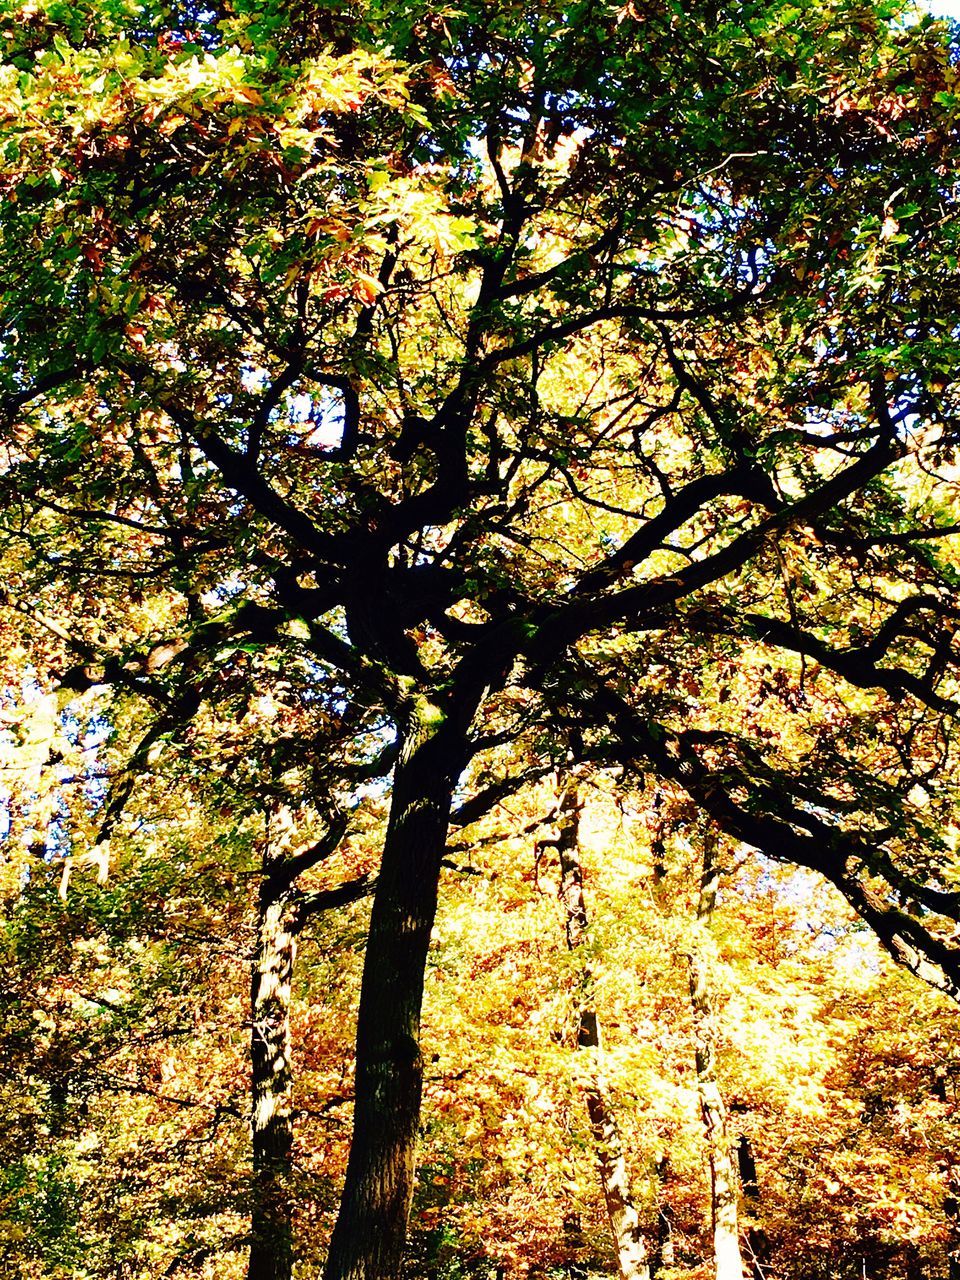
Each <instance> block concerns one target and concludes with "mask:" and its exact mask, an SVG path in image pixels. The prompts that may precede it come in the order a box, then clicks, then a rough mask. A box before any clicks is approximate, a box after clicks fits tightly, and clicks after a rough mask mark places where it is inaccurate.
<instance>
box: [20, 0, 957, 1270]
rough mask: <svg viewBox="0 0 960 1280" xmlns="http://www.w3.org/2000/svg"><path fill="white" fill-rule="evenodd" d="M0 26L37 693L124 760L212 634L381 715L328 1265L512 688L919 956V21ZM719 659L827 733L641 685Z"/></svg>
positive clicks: (401, 1063) (193, 676)
mask: <svg viewBox="0 0 960 1280" xmlns="http://www.w3.org/2000/svg"><path fill="white" fill-rule="evenodd" d="M8 13H9V20H8V24H7V26H6V27H5V32H6V35H5V39H6V46H7V47H6V55H5V69H4V75H5V78H6V82H7V83H8V84H9V85H10V86H11V95H12V101H13V109H12V112H11V114H10V116H9V117H8V120H7V122H6V124H5V126H4V130H5V144H4V153H3V154H4V161H3V175H4V182H5V188H6V193H7V200H6V202H5V204H4V209H3V212H2V214H0V270H2V276H3V280H4V285H3V300H2V313H0V314H2V320H0V324H2V334H3V336H2V342H3V350H4V370H3V388H2V395H3V399H2V405H3V420H4V424H5V427H4V441H5V447H6V451H7V461H6V466H5V470H4V473H3V476H2V478H0V483H2V485H3V492H4V506H5V509H6V512H7V521H6V526H5V538H6V540H7V543H8V545H9V546H10V548H11V549H12V553H13V554H15V555H16V561H17V569H16V572H15V573H14V574H13V575H12V577H11V581H10V583H9V586H8V600H9V603H10V607H12V608H17V609H20V610H25V611H26V612H27V613H29V614H31V615H32V616H34V617H35V618H36V617H39V616H41V615H42V616H44V617H48V618H51V617H52V620H53V622H54V624H55V627H56V628H59V633H62V637H61V638H62V653H63V655H64V662H63V665H62V666H61V667H60V669H59V670H58V671H56V672H53V673H52V674H55V675H56V676H57V677H58V678H59V679H60V680H61V681H62V682H63V683H64V684H65V685H66V687H68V688H70V687H73V688H77V687H83V686H84V684H90V683H91V682H92V683H95V684H107V685H109V686H111V687H113V688H115V689H116V690H117V691H118V693H119V694H122V695H123V696H125V697H127V696H131V695H132V696H135V697H139V698H142V699H143V700H144V703H145V706H147V707H149V708H152V715H153V727H152V728H151V729H149V730H148V731H147V732H148V738H149V741H148V740H144V746H143V750H142V751H141V752H140V753H139V754H138V753H136V752H133V753H131V757H130V762H131V770H130V776H131V777H134V778H135V777H136V775H137V774H138V773H139V772H142V771H145V770H149V768H150V767H151V763H150V749H151V747H152V746H153V745H154V743H155V742H157V741H159V740H160V739H161V738H162V737H163V736H164V735H169V734H176V733H177V732H179V731H181V728H182V726H184V725H185V724H188V723H189V722H190V721H191V719H192V718H193V717H194V716H195V715H196V714H197V713H198V711H199V710H200V709H202V708H204V707H213V708H217V707H218V706H227V705H229V699H230V696H232V695H231V694H230V682H229V679H228V678H227V679H224V678H222V676H223V675H224V663H225V662H227V660H228V658H229V656H230V655H232V654H235V653H237V652H238V651H240V652H244V651H245V650H247V649H252V650H254V651H257V652H267V653H269V654H270V655H271V661H274V662H279V663H280V664H281V666H282V665H283V664H284V663H286V662H288V661H290V662H294V663H296V664H299V666H300V667H301V669H303V670H305V671H312V672H313V678H314V681H315V686H316V689H317V691H318V694H319V693H320V692H321V691H322V694H323V696H324V697H326V698H327V699H329V700H331V701H333V702H336V701H339V702H340V703H341V704H342V705H343V707H344V708H345V711H344V719H345V721H346V722H352V723H356V724H357V725H358V726H362V730H361V737H362V745H361V748H360V750H361V753H365V760H366V764H367V765H368V767H369V769H370V770H374V771H375V770H376V767H377V764H378V762H382V763H386V760H385V759H384V758H383V756H382V753H383V747H384V741H385V740H386V741H387V742H388V743H390V741H391V739H395V741H393V742H392V743H391V745H392V746H393V748H394V749H393V750H391V751H390V752H388V753H387V757H386V759H388V760H389V763H390V764H391V765H392V781H391V783H390V787H391V790H390V797H391V799H390V817H389V822H388V824H387V829H386V834H385V837H384V842H383V849H382V858H381V865H380V869H379V873H378V878H377V890H376V894H375V896H374V901H373V910H372V918H371V924H370V934H369V940H368V946H367V952H366V959H365V970H364V978H363V984H362V990H361V996H360V1003H359V1023H358V1031H357V1067H356V1071H357V1083H356V1106H355V1117H354V1137H353V1144H352V1148H351V1155H350V1162H349V1167H348V1170H347V1176H346V1184H345V1188H344V1192H343V1199H342V1204H341V1210H340V1217H339V1220H338V1225H337V1228H336V1229H335V1231H334V1234H333V1239H332V1243H331V1247H330V1254H329V1258H328V1263H327V1271H326V1275H327V1277H328V1280H346V1278H347V1277H361V1276H363V1277H366V1278H367V1280H373V1277H381V1276H382V1277H386V1276H390V1275H393V1274H395V1272H396V1269H397V1267H398V1265H399V1260H400V1256H401V1251H402V1246H403V1239H404V1233H405V1227H406V1220H407V1216H408V1213H409V1209H410V1203H411V1195H412V1188H413V1168H414V1154H415V1145H416V1134H417V1124H418V1116H419V1110H420V1097H421V1088H422V1076H423V1067H422V1058H421V1053H420V1043H419V1039H420V1015H421V1002H422V992H423V973H424V964H425V960H426V954H427V948H428V944H429V939H430V933H431V928H432V925H433V920H434V915H435V911H436V906H437V893H438V885H439V878H440V869H441V863H442V860H443V855H444V850H445V844H446V834H447V826H448V822H449V815H450V810H451V807H452V805H453V803H454V797H455V793H456V789H457V784H458V779H459V778H460V775H461V773H462V772H463V770H464V769H465V768H466V766H467V765H468V763H469V762H470V761H471V759H474V758H476V757H478V756H479V755H481V753H482V752H483V750H484V749H485V748H487V747H489V746H490V745H491V743H492V742H496V741H498V740H502V738H503V737H504V736H505V735H506V736H509V735H511V734H514V735H516V734H518V733H519V732H520V731H521V729H522V728H523V727H524V726H525V725H526V724H528V723H529V722H530V721H531V720H533V719H536V718H537V717H541V716H543V717H547V716H548V715H553V716H554V717H559V719H560V721H561V722H565V721H566V720H573V721H576V722H579V723H580V724H581V728H582V732H583V734H584V737H585V741H588V742H589V747H590V749H591V750H592V751H595V752H597V753H601V752H602V751H603V750H605V749H606V750H609V751H610V752H613V753H619V754H620V755H621V756H623V757H625V758H629V759H630V760H631V761H632V762H638V761H639V762H641V763H642V765H643V766H644V767H647V768H650V769H651V770H653V771H655V772H657V773H659V774H661V775H662V776H664V777H666V778H672V779H675V780H676V781H678V782H679V783H681V784H682V785H683V786H684V787H686V788H687V790H688V791H689V792H690V793H691V795H693V796H694V798H695V799H696V800H697V802H698V803H699V804H700V805H701V806H702V807H703V808H704V809H705V810H706V811H707V812H708V813H709V814H710V815H711V816H712V817H713V818H714V819H715V820H716V821H717V823H718V824H719V825H720V826H721V827H722V828H723V829H725V830H726V831H728V832H729V833H731V834H733V835H734V836H736V837H737V838H739V839H742V840H745V841H748V842H749V843H751V844H753V845H755V846H757V847H760V848H764V849H766V850H767V851H768V852H770V853H772V854H774V855H776V856H781V857H786V858H790V859H793V860H795V861H797V862H799V863H801V864H802V865H806V866H811V867H816V868H817V869H818V870H820V871H822V873H823V874H825V875H826V876H827V877H828V878H830V879H832V880H833V882H834V883H835V884H836V885H837V886H838V887H839V888H840V889H841V891H842V892H843V893H844V894H845V895H846V896H847V897H848V899H849V900H850V901H851V903H852V904H853V905H854V906H855V908H856V909H857V910H858V911H859V912H860V913H861V914H862V915H863V917H864V919H866V920H867V921H868V923H870V925H871V926H872V927H873V928H874V929H876V931H877V932H878V934H879V936H880V937H881V938H882V939H883V941H884V943H885V944H886V945H887V946H888V948H889V949H890V950H891V951H892V952H893V953H894V954H895V955H896V956H897V958H898V959H900V960H901V961H902V962H904V963H906V964H908V965H909V966H910V967H912V968H913V969H914V970H915V971H917V972H919V973H920V974H921V975H922V976H923V977H925V978H927V979H928V980H930V981H932V982H934V983H936V984H937V985H939V986H940V987H941V988H942V989H946V990H950V991H955V990H956V988H957V984H958V980H960V961H958V954H957V951H956V948H955V946H954V945H953V943H952V941H951V937H950V933H949V929H950V923H949V922H951V921H956V920H957V917H958V915H960V899H958V890H957V887H956V879H955V873H954V871H953V869H952V866H951V862H950V859H949V857H948V854H949V853H950V852H951V850H950V849H949V848H947V847H941V846H940V845H938V844H937V841H942V840H943V839H944V837H943V832H944V831H946V829H947V828H946V823H945V821H944V818H943V812H944V807H945V805H946V802H947V800H948V798H949V792H950V786H949V783H948V782H943V783H941V782H938V777H940V776H941V765H942V760H941V757H943V756H944V754H947V755H949V754H950V750H949V744H948V733H947V731H946V730H945V729H944V728H943V725H944V724H945V717H948V716H949V715H951V714H952V713H953V711H954V710H955V706H954V702H953V701H952V696H953V692H954V670H953V668H954V660H955V654H954V649H953V644H952V636H953V629H954V626H955V623H956V606H955V604H954V601H953V589H954V586H955V581H956V571H955V567H954V564H953V560H952V558H951V554H952V553H951V552H950V550H949V547H950V542H949V537H950V535H951V534H952V532H954V530H955V525H956V522H955V515H954V511H953V504H952V500H951V495H950V489H949V468H950V465H951V457H952V452H951V451H952V447H953V439H954V425H953V413H954V407H955V406H954V394H953V391H952V384H951V377H950V371H951V370H952V368H953V367H954V366H955V362H956V354H957V353H956V337H955V334H956V331H957V297H956V282H955V273H954V266H953V265H952V264H953V263H954V262H955V248H956V246H955V228H954V221H953V218H954V213H955V190H954V186H953V180H952V177H951V174H952V162H953V155H954V146H955V142H954V134H955V120H954V97H953V91H952V90H953V83H954V71H953V68H952V66H951V64H950V59H949V46H948V41H947V33H946V31H945V29H944V27H943V26H942V24H937V23H934V22H931V21H929V20H924V21H920V22H913V23H906V22H903V21H901V20H900V16H899V15H900V10H899V9H898V8H896V7H895V6H893V5H891V6H889V7H886V6H885V7H882V8H879V9H875V10H872V11H869V12H866V11H864V10H863V9H862V8H860V7H858V6H853V5H848V4H847V3H845V2H838V3H834V4H831V5H829V6H827V7H826V8H823V7H822V6H819V7H818V8H817V10H816V12H815V13H814V12H808V11H806V10H802V9H801V10H798V9H797V8H796V7H795V6H788V5H780V4H767V5H764V6H758V7H757V8H756V9H751V10H749V11H746V10H744V11H741V10H740V9H730V10H729V11H728V10H724V9H721V8H719V7H717V6H716V5H714V4H712V3H710V4H702V5H697V6H695V7H694V9H693V10H692V11H690V12H689V13H687V14H686V15H684V16H681V15H680V14H679V13H677V12H674V11H673V10H672V9H668V10H665V9H663V8H662V7H661V8H659V9H653V10H647V9H646V8H644V7H642V6H641V7H640V8H637V7H635V6H634V7H627V8H625V9H619V8H616V7H612V6H611V7H605V6H602V7H601V6H596V5H593V4H590V3H586V4H574V5H569V6H560V5H556V6H549V7H547V8H540V9H538V11H537V12H536V13H535V14H531V13H528V12H526V11H525V9H524V8H523V7H521V6H515V5H513V4H510V3H503V4H498V5H496V6H495V7H494V8H493V9H491V8H490V7H489V6H487V5H482V6H480V5H476V6H474V5H468V6H467V7H466V8H462V7H461V8H458V9H457V10H456V11H449V12H447V11H442V12H439V11H435V10H430V11H427V10H424V11H422V12H421V11H420V10H418V9H415V8H411V7H410V6H408V5H404V6H399V7H396V8H394V7H391V6H385V7H378V6H373V5H370V6H364V5H359V4H358V5H357V6H355V7H354V8H336V7H331V8H328V9H321V10H319V11H316V12H310V13H303V12H302V11H300V10H299V9H298V8H296V7H295V6H287V5H284V4H280V3H273V4H270V5H268V6H266V7H261V8H257V9H256V10H254V9H248V8H247V7H246V5H244V4H236V5H232V6H230V7H224V9H223V10H220V11H218V10H216V9H215V8H214V9H210V10H207V9H198V10H195V11H187V10H186V9H185V10H183V11H176V10H165V9H162V8H152V7H151V6H150V5H142V6H140V5H130V6H129V7H128V6H126V5H121V6H114V5H112V4H111V5H106V4H104V5H92V4H91V5H90V6H88V7H82V8H78V9H75V10H71V12H70V13H69V14H67V13H64V12H63V11H62V10H61V9H60V8H59V7H58V6H56V5H53V4H51V5H49V6H48V7H46V8H42V9H35V8H34V7H32V6H31V5H28V6H25V7H24V6H20V5H17V4H13V5H11V6H10V7H9V9H8ZM731 644H732V645H734V646H738V647H741V648H746V649H748V650H750V651H751V652H753V651H756V652H761V653H763V654H765V655H767V660H768V661H769V663H770V665H771V677H770V678H771V682H772V684H773V687H774V688H778V689H779V690H780V692H781V694H782V697H783V699H785V700H786V699H787V698H788V697H789V698H793V699H795V700H796V699H799V698H800V697H801V695H802V694H803V692H804V689H805V682H806V680H807V679H808V676H809V671H810V668H811V667H812V666H813V665H814V664H815V665H816V668H817V670H818V672H822V673H824V674H823V680H824V681H825V682H826V683H827V684H829V685H830V688H831V690H833V689H835V690H837V693H836V695H835V696H836V697H838V698H839V697H840V696H841V692H840V691H841V690H844V689H852V690H858V691H862V692H861V693H860V694H859V695H858V696H861V697H862V698H863V699H864V712H863V716H862V719H861V721H860V722H859V723H858V724H857V727H856V729H855V731H854V732H853V733H852V734H851V735H848V738H847V740H842V741H841V740H837V739H836V738H834V737H832V736H831V734H830V732H829V726H826V725H820V726H819V729H820V730H821V732H819V733H818V732H817V727H816V726H815V727H813V728H811V729H810V731H809V733H808V736H807V739H806V741H805V742H803V743H800V744H799V750H798V751H795V752H794V753H793V755H792V757H790V758H787V757H788V754H789V753H787V752H785V751H779V752H778V744H777V742H776V741H775V740H774V741H769V740H768V741H759V742H758V741H754V740H744V739H743V738H742V737H741V736H740V735H739V733H738V731H737V729H736V727H735V725H736V717H735V716H734V714H733V712H734V710H735V708H736V705H737V700H736V698H735V697H733V696H732V695H731V698H730V700H729V703H721V704H719V706H718V707H717V708H713V709H711V714H710V715H709V716H704V715H703V709H702V707H701V706H700V705H698V702H697V695H696V693H695V692H692V691H688V695H689V701H688V700H686V699H685V698H684V697H683V696H677V691H676V690H674V691H673V693H672V694H670V693H668V692H666V691H665V690H664V688H663V685H662V679H663V672H666V673H670V672H673V671H678V670H682V668H683V666H684V662H685V661H686V660H687V659H688V658H689V656H690V654H691V652H693V653H698V654H701V655H702V654H703V653H705V652H706V653H709V655H710V659H711V660H712V661H714V662H717V661H720V660H722V656H723V654H724V653H725V652H726V653H727V654H729V651H730V649H729V646H730V645H731ZM67 653H70V655H71V656H70V659H69V661H68V660H67V659H66V654H67ZM227 669H229V663H228V668H227ZM661 669H662V670H661ZM691 678H692V679H693V680H694V681H695V680H696V676H695V675H693V676H692V677H691ZM778 682H779V683H778ZM730 686H731V688H732V686H733V682H732V681H731V682H730ZM660 711H662V712H663V713H664V714H662V715H659V718H658V713H659V712H660ZM801 718H802V717H801ZM378 733H379V735H380V740H379V741H378V739H377V735H378ZM800 736H801V735H796V737H797V738H799V737H800ZM302 745H303V747H304V750H305V751H306V752H307V754H309V751H310V744H309V743H304V744H302ZM794 745H795V746H797V745H798V744H797V742H796V741H795V742H794ZM914 761H919V762H920V763H919V766H918V765H917V764H915V763H914ZM825 762H826V763H828V764H829V767H830V773H829V780H828V782H827V783H826V784H821V783H820V781H819V780H820V778H821V776H822V769H823V766H824V763H825ZM878 763H879V766H880V774H879V776H877V772H876V766H877V764H878ZM373 776H377V775H376V773H375V772H374V774H373ZM943 776H945V777H946V776H948V775H943ZM347 782H349V778H348V779H347ZM918 785H919V786H922V787H923V788H924V789H925V794H928V795H929V796H930V804H929V806H928V809H927V810H926V811H924V812H923V813H921V812H919V811H918V810H917V809H916V808H912V807H911V802H910V801H909V799H908V797H909V796H910V795H911V793H912V792H913V789H914V788H915V787H916V786H918ZM928 817H929V819H930V820H928ZM918 839H919V841H920V843H919V845H918V843H917V841H918ZM948 843H949V841H948ZM918 848H919V850H920V852H917V850H918ZM904 903H909V904H911V910H910V911H908V910H906V909H904V906H903V905H902V904H904ZM914 905H915V907H916V910H915V911H913V910H912V907H913V906H914Z"/></svg>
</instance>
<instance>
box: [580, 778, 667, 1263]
mask: <svg viewBox="0 0 960 1280" xmlns="http://www.w3.org/2000/svg"><path fill="white" fill-rule="evenodd" d="M581 807H582V806H581V802H580V796H579V791H578V788H577V785H576V782H575V781H574V780H572V779H568V780H567V782H566V784H565V786H564V791H563V795H562V797H561V802H560V812H559V817H558V827H559V835H558V839H557V845H558V851H559V855H560V896H561V898H562V900H563V905H564V910H565V916H566V931H567V946H568V947H569V948H570V950H571V951H575V950H576V949H577V948H578V947H579V946H580V945H581V943H582V942H583V939H584V935H585V933H586V929H587V923H588V922H587V908H586V902H585V900H584V895H583V869H582V866H581V863H580V811H581ZM589 993H590V973H589V970H584V973H583V994H582V997H581V1005H580V1012H579V1028H578V1035H577V1043H578V1046H579V1048H580V1049H581V1050H582V1051H584V1052H586V1053H589V1054H590V1063H591V1065H590V1069H589V1070H588V1071H587V1072H586V1083H585V1086H584V1093H585V1097H586V1104H587V1114H588V1116H589V1117H590V1129H591V1132H592V1134H593V1141H594V1145H595V1147H596V1152H597V1166H598V1169H599V1173H600V1184H601V1187H602V1189H603V1198H604V1202H605V1204H606V1209H607V1216H608V1218H609V1219H610V1230H611V1232H612V1235H613V1243H614V1247H615V1249H616V1252H617V1265H618V1267H619V1271H620V1276H621V1280H650V1261H649V1255H648V1251H647V1244H646V1239H645V1237H644V1233H643V1230H642V1226H641V1222H640V1215H639V1214H638V1213H637V1210H636V1206H635V1205H634V1203H633V1200H632V1198H631V1195H630V1180H629V1176H628V1174H627V1164H626V1160H625V1159H624V1154H623V1142H622V1140H621V1137H620V1131H619V1128H618V1127H617V1121H616V1117H615V1116H614V1114H613V1111H612V1109H611V1107H610V1100H609V1097H608V1095H607V1090H606V1087H605V1085H604V1081H603V1077H602V1073H601V1070H600V1061H599V1058H600V1023H599V1019H598V1017H597V1013H596V1010H595V1009H594V1008H593V1007H592V1002H591V1000H590V994H589Z"/></svg>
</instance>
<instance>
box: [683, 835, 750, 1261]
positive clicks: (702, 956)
mask: <svg viewBox="0 0 960 1280" xmlns="http://www.w3.org/2000/svg"><path fill="white" fill-rule="evenodd" d="M715 839H716V837H715V835H714V833H713V831H712V829H710V830H708V831H707V832H706V833H705V835H704V845H703V875H702V878H701V881H700V897H699V901H698V903H697V932H698V935H699V936H698V937H697V940H696V943H695V945H694V946H693V948H692V949H691V952H690V955H689V957H688V959H689V966H690V970H689V976H690V1000H691V1003H692V1005H693V1028H694V1041H695V1049H696V1063H697V1087H698V1090H699V1094H700V1113H701V1115H702V1116H703V1126H704V1129H705V1131H706V1135H707V1148H708V1152H709V1156H710V1199H711V1207H712V1216H713V1251H714V1263H715V1267H716V1277H717V1280H744V1269H743V1257H742V1256H741V1253H740V1230H739V1221H738V1212H737V1200H738V1176H737V1167H736V1165H735V1163H734V1159H733V1152H732V1149H731V1143H730V1135H729V1132H728V1129H727V1111H726V1107H725V1106H724V1103H723V1095H722V1094H721V1092H720V1086H719V1084H718V1082H717V1075H716V1037H715V1030H714V1012H713V1000H712V998H711V994H710V985H709V970H708V962H707V948H706V944H705V934H706V933H707V931H708V930H709V928H710V923H711V920H712V917H713V908H714V904H715V902H716V897H717V879H718V871H717V868H716V864H715V860H714V846H715Z"/></svg>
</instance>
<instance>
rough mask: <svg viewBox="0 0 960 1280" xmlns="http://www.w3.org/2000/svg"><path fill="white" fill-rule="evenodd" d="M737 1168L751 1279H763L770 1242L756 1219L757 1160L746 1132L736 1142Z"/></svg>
mask: <svg viewBox="0 0 960 1280" xmlns="http://www.w3.org/2000/svg"><path fill="white" fill-rule="evenodd" d="M737 1168H738V1169H739V1172H740V1186H741V1188H742V1190H743V1196H744V1200H745V1202H746V1207H747V1211H748V1218H747V1222H748V1225H747V1231H746V1241H747V1257H748V1260H749V1265H750V1277H751V1280H765V1277H766V1274H767V1264H768V1263H769V1261H770V1242H769V1240H768V1239H767V1233H766V1232H765V1231H764V1229H763V1227H761V1226H760V1225H759V1224H758V1223H757V1221H756V1217H757V1213H758V1212H759V1209H760V1181H759V1179H758V1178H757V1162H756V1160H755V1159H754V1155H753V1147H752V1146H751V1143H750V1139H749V1138H748V1137H747V1136H746V1134H741V1135H740V1141H739V1142H738V1143H737Z"/></svg>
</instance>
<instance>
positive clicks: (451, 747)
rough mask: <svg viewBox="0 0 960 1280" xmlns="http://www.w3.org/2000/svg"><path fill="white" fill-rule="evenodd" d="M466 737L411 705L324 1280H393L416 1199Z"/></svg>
mask: <svg viewBox="0 0 960 1280" xmlns="http://www.w3.org/2000/svg"><path fill="white" fill-rule="evenodd" d="M464 758H465V731H464V730H463V729H462V728H454V727H453V726H452V725H451V724H450V722H448V721H446V720H445V719H444V716H443V713H442V711H441V710H440V708H439V707H437V706H436V705H435V704H433V703H432V702H430V701H429V700H428V699H426V698H418V699H415V700H413V701H412V703H411V709H410V715H409V724H408V727H407V731H406V733H405V737H404V744H403V748H402V750H401V752H400V756H399V758H398V761H397V765H396V769H395V772H394V779H393V796H392V800H391V805H390V820H389V823H388V826H387V834H386V839H385V841H384V848H383V858H382V861H381V866H380V874H379V877H378V882H377V890H376V894H375V896H374V901H373V912H372V915H371V920H370V932H369V935H368V940H367V952H366V957H365V961H364V969H363V982H362V985H361V991H360V1006H359V1011H358V1020H357V1062H356V1103H355V1106H354V1120H353V1141H352V1144H351V1147H350V1158H349V1161H348V1164H347V1175H346V1182H345V1185H344V1190H343V1196H342V1199H341V1202H340V1212H339V1215H338V1217H337V1222H336V1226H335V1228H334V1232H333V1237H332V1239H331V1242H330V1250H329V1253H328V1256H327V1264H326V1268H325V1270H324V1277H325V1280H394V1277H395V1276H396V1275H397V1272H398V1269H399V1266H400V1259H401V1256H402V1253H403V1246H404V1242H405V1238H406V1228H407V1218H408V1216H409V1213H410V1204H411V1200H412V1196H413V1184H414V1159H415V1153H416V1141H417V1128H418V1124H419V1118H420V1096H421V1088H422V1079H423V1070H422V1060H421V1056H420V1010H421V1005H422V1002H423V981H424V969H425V965H426V958H427V948H428V947H429V944H430V933H431V930H432V928H433V921H434V916H435V914H436V907H437V889H438V885H439V880H440V864H441V860H442V858H443V853H444V847H445V843H446V835H447V824H448V821H449V817H450V808H451V803H452V797H453V787H454V785H455V782H456V778H457V777H458V776H459V773H460V770H461V768H462V766H463V761H464Z"/></svg>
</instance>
